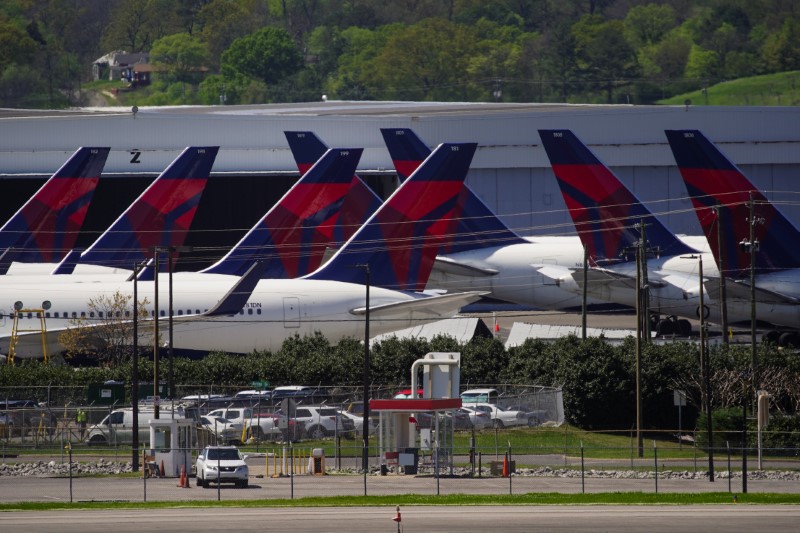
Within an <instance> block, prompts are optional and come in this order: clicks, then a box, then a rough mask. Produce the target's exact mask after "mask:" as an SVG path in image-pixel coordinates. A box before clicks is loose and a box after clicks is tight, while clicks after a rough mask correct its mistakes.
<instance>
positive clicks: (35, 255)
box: [0, 147, 109, 273]
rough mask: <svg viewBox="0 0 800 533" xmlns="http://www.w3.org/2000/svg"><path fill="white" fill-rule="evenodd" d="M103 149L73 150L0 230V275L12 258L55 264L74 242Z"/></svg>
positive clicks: (105, 154) (102, 162)
mask: <svg viewBox="0 0 800 533" xmlns="http://www.w3.org/2000/svg"><path fill="white" fill-rule="evenodd" d="M108 153H109V148H107V147H83V148H79V149H78V150H77V151H76V152H75V153H74V154H73V155H72V157H70V158H69V159H68V160H67V162H66V163H64V165H62V166H61V168H60V169H58V170H57V171H56V173H55V174H53V176H52V177H50V179H48V180H47V182H45V184H44V185H42V187H41V188H40V189H39V190H38V191H37V192H36V194H34V195H33V196H32V197H31V199H30V200H28V201H27V202H26V203H25V205H23V206H22V207H21V208H20V209H19V210H18V211H17V212H16V213H15V214H14V216H13V217H11V218H10V219H9V220H8V222H6V223H5V224H4V225H3V227H2V228H0V253H3V254H4V256H3V261H2V263H3V268H2V273H5V272H6V271H7V269H8V266H9V265H10V263H11V262H12V261H19V262H22V263H57V262H58V261H61V259H63V258H64V256H66V255H67V253H68V252H69V251H70V250H71V249H72V248H73V247H74V246H75V242H76V241H77V239H78V235H79V233H80V231H81V228H82V227H83V222H84V220H85V219H86V213H87V211H88V210H89V205H90V204H91V201H92V197H93V195H94V191H95V189H96V188H97V184H98V182H99V181H100V174H101V172H102V171H103V167H104V166H105V164H106V159H107V158H108Z"/></svg>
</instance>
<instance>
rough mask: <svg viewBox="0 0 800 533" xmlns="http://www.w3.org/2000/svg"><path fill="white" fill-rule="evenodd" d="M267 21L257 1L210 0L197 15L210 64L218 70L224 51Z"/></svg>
mask: <svg viewBox="0 0 800 533" xmlns="http://www.w3.org/2000/svg"><path fill="white" fill-rule="evenodd" d="M266 21H267V15H266V12H265V11H264V7H263V4H262V3H261V2H259V1H258V0H211V1H210V2H208V3H207V4H205V5H204V6H203V7H202V8H201V9H200V12H199V13H198V14H197V26H199V30H198V29H197V28H195V31H194V32H193V33H192V35H196V36H198V37H199V38H200V40H202V41H203V42H204V43H205V44H206V48H207V49H208V53H209V58H208V59H209V67H210V68H212V69H213V70H215V71H218V70H219V65H220V57H221V56H222V53H223V52H224V51H225V50H226V49H227V48H228V47H229V46H230V45H231V44H232V43H233V41H235V40H236V39H238V38H240V37H244V36H245V35H248V34H250V33H253V32H254V31H256V30H257V29H258V28H259V27H261V26H263V25H264V24H265V23H266Z"/></svg>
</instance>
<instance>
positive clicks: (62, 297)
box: [0, 273, 468, 357]
mask: <svg viewBox="0 0 800 533" xmlns="http://www.w3.org/2000/svg"><path fill="white" fill-rule="evenodd" d="M82 279H84V280H85V281H73V282H66V283H65V282H62V283H39V284H37V283H25V284H20V283H18V282H17V283H14V284H11V283H8V282H0V295H2V309H3V311H4V312H3V315H2V318H0V337H2V338H4V339H5V341H6V342H5V343H4V345H3V347H2V349H0V351H2V352H3V353H5V352H6V350H7V347H8V345H7V340H8V337H9V335H10V334H11V327H12V326H11V325H12V320H11V318H10V317H9V310H10V308H11V306H12V305H13V302H15V301H22V302H23V303H24V307H25V308H31V309H33V308H38V307H40V306H41V302H42V301H45V300H47V301H49V302H50V303H51V307H50V309H49V310H48V311H47V314H48V315H49V318H48V319H47V329H48V332H49V334H48V342H49V349H50V350H55V351H58V350H62V349H63V347H62V346H61V345H60V344H59V343H58V342H57V332H58V331H60V330H63V329H65V328H67V327H68V326H69V325H70V324H69V323H70V320H71V319H72V317H73V316H75V317H78V318H81V317H85V319H86V320H88V321H91V320H92V319H94V318H96V317H91V316H89V312H90V311H89V306H88V305H87V303H88V301H89V300H90V299H93V298H97V297H99V296H101V295H106V296H111V295H113V294H114V293H115V292H119V293H121V294H124V295H132V294H133V283H131V282H122V281H116V280H115V281H109V280H102V278H100V279H101V280H100V281H88V278H82ZM236 281H238V278H237V277H234V276H225V275H212V274H189V273H184V274H175V275H174V276H173V298H174V302H173V310H174V316H175V319H174V321H173V322H174V325H173V328H174V337H173V345H174V347H175V348H176V349H183V350H200V351H214V350H220V351H226V352H236V353H247V352H250V351H252V350H277V349H278V348H280V346H281V344H282V343H283V341H285V340H286V339H289V338H291V337H293V336H295V335H300V336H301V337H302V336H303V335H310V334H313V333H314V332H317V331H319V332H320V333H322V334H323V335H324V336H325V337H326V338H327V339H328V340H329V341H330V342H332V343H334V342H337V341H338V340H341V339H343V338H346V337H353V338H357V339H361V338H363V336H364V322H365V321H364V317H363V315H357V314H353V313H352V312H351V311H352V310H354V309H358V308H363V307H364V306H365V303H366V302H365V298H366V296H365V287H364V286H363V285H357V284H351V283H341V282H334V281H320V280H303V279H297V280H261V281H260V282H259V283H258V285H257V287H256V289H255V290H254V291H253V293H252V295H251V296H250V298H249V299H248V301H247V304H246V305H245V307H244V309H243V310H242V311H241V312H240V313H239V314H236V315H232V316H219V317H191V316H189V317H187V315H190V314H191V315H194V314H196V313H202V312H204V311H206V310H208V309H210V308H212V307H213V306H214V305H215V304H216V303H217V302H218V301H219V300H220V299H221V298H222V297H223V295H225V294H226V292H227V291H228V290H229V289H230V288H231V287H232V286H233V285H234V284H235V283H236ZM168 288H169V285H168V283H167V282H166V277H165V276H164V277H160V281H159V308H160V310H161V318H160V322H161V338H162V339H163V340H165V339H166V338H167V337H166V331H167V322H168V319H167V317H166V316H165V315H166V314H167V309H168ZM138 291H139V300H140V301H142V300H143V299H145V298H147V300H148V302H149V303H148V304H147V308H148V311H149V312H150V314H151V315H152V310H153V301H154V282H152V281H150V282H139V284H138ZM417 298H419V296H417V295H413V294H410V293H405V292H398V291H392V290H387V289H381V288H378V287H372V288H371V289H370V307H371V308H374V307H375V306H379V305H381V304H389V303H395V302H402V301H411V300H415V299H417ZM467 303H468V302H467ZM464 304H465V303H462V305H464ZM454 307H455V308H453V309H449V310H448V311H447V312H445V311H441V310H438V309H437V310H430V309H428V310H426V309H425V308H415V309H414V310H407V309H403V308H402V307H399V308H398V309H397V310H396V311H392V310H389V311H387V310H382V311H380V313H377V314H375V315H373V316H372V317H371V319H370V333H371V334H374V335H377V334H380V333H386V332H389V331H394V330H397V329H402V328H406V327H410V326H413V325H416V324H418V323H420V322H421V321H422V322H424V321H432V320H439V319H442V318H445V317H447V316H452V315H453V314H455V312H457V308H458V305H455V306H454ZM82 313H83V315H82ZM98 320H99V319H98ZM38 323H39V321H38V320H37V319H36V318H35V314H34V318H27V316H26V318H23V319H21V321H20V324H21V326H20V327H21V328H22V327H30V326H36V325H37V324H38ZM147 327H149V326H147ZM150 335H151V338H152V332H151V333H150ZM25 340H26V342H24V343H23V342H20V344H19V345H18V346H19V350H20V351H18V353H17V356H19V357H26V356H28V357H39V356H40V354H41V341H40V340H39V336H38V335H27V336H26V339H25ZM25 350H28V351H27V353H26V352H25Z"/></svg>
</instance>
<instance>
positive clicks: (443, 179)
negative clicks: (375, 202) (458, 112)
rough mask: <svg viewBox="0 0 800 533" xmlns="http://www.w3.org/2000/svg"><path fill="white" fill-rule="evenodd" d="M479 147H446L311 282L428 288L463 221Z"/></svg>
mask: <svg viewBox="0 0 800 533" xmlns="http://www.w3.org/2000/svg"><path fill="white" fill-rule="evenodd" d="M476 148H477V145H476V144H474V143H463V144H447V143H446V144H442V145H440V146H439V147H437V148H436V150H434V151H433V153H432V154H431V155H430V156H429V157H428V158H427V159H426V160H425V161H424V162H423V163H422V165H421V166H420V167H419V168H418V169H417V170H416V172H414V173H413V174H412V175H411V177H409V179H407V180H406V181H405V182H404V183H403V184H402V185H401V186H400V187H399V188H398V189H397V190H396V191H395V192H394V194H392V196H390V197H389V199H388V200H386V202H384V204H383V205H382V206H381V207H380V209H378V211H377V212H376V213H375V214H374V215H373V216H372V217H371V218H370V219H369V221H367V223H366V224H365V225H364V226H363V227H362V228H361V229H360V230H359V231H358V232H356V234H355V235H354V236H353V237H352V238H351V239H350V240H349V241H348V242H347V243H345V245H344V246H343V247H342V248H341V249H340V250H339V251H338V252H337V253H336V255H334V256H333V257H332V258H331V260H330V261H328V262H327V263H326V264H325V265H324V266H323V267H322V268H320V269H319V270H318V271H316V272H314V273H313V274H311V275H309V276H306V278H307V279H325V280H333V281H342V282H349V283H364V280H365V273H364V271H363V268H362V267H365V266H369V269H370V284H371V285H374V286H378V287H384V288H388V289H395V290H407V291H421V290H423V289H424V288H425V284H426V283H427V281H428V276H429V275H430V272H431V268H432V267H433V262H434V259H435V258H436V255H437V254H438V253H440V249H441V247H442V245H443V244H445V243H446V240H447V239H448V238H450V237H451V235H452V231H453V229H454V226H455V222H456V221H457V219H458V217H459V211H458V200H459V197H460V196H461V191H462V189H463V186H464V180H465V179H466V177H467V171H468V170H469V165H470V163H471V162H472V157H473V155H474V154H475V149H476Z"/></svg>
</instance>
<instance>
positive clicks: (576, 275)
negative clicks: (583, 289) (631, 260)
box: [572, 268, 667, 289]
mask: <svg viewBox="0 0 800 533" xmlns="http://www.w3.org/2000/svg"><path fill="white" fill-rule="evenodd" d="M572 279H574V280H575V282H576V283H578V285H579V286H582V285H583V270H575V271H573V272H572ZM586 279H587V280H588V281H589V284H600V283H604V284H606V285H615V286H618V287H624V288H627V289H636V277H635V276H630V275H628V274H622V273H620V272H616V271H614V270H608V269H605V268H590V269H589V271H588V272H587V275H586ZM647 283H648V284H649V285H650V287H651V288H656V289H658V288H662V287H666V285H667V284H666V283H664V282H663V281H659V280H657V279H654V278H651V279H649V280H648V281H647Z"/></svg>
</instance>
